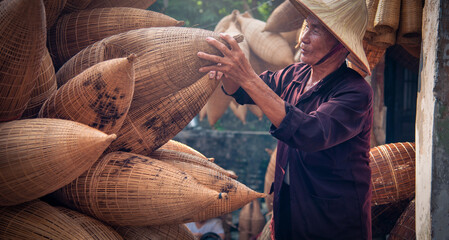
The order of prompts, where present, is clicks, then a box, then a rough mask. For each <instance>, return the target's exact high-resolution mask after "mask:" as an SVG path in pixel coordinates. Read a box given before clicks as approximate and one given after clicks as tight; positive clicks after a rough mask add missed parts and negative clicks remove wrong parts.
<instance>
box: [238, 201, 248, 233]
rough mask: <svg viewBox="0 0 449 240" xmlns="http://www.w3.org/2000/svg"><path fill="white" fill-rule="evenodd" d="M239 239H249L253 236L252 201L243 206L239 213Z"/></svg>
mask: <svg viewBox="0 0 449 240" xmlns="http://www.w3.org/2000/svg"><path fill="white" fill-rule="evenodd" d="M238 230H239V240H249V239H250V237H251V203H248V204H246V205H245V206H243V207H242V209H241V210H240V213H239V227H238Z"/></svg>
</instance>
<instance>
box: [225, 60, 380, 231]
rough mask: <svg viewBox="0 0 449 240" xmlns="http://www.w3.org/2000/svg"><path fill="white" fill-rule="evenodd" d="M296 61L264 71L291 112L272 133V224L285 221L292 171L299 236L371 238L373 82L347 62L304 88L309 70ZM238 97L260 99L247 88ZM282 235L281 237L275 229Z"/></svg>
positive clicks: (293, 207) (294, 225)
mask: <svg viewBox="0 0 449 240" xmlns="http://www.w3.org/2000/svg"><path fill="white" fill-rule="evenodd" d="M310 71H311V68H310V66H308V65H305V64H301V63H296V64H293V65H290V66H288V67H287V68H285V69H283V70H280V71H277V72H269V71H266V72H264V73H262V74H261V75H260V77H261V79H263V80H264V81H265V83H266V84H267V85H268V86H270V88H271V89H273V91H274V92H276V93H277V94H278V95H279V96H281V98H283V99H284V100H285V109H286V112H287V115H286V116H285V118H284V120H283V121H282V122H281V124H280V126H279V127H278V128H276V127H275V126H273V125H272V126H271V129H270V133H271V134H272V135H273V136H274V137H276V138H277V139H278V140H279V141H278V149H277V156H276V173H275V181H274V203H273V211H274V215H273V216H274V229H275V234H276V236H279V235H278V234H277V233H276V229H280V227H279V224H280V223H281V219H280V213H279V203H280V195H279V192H280V188H281V186H282V182H283V179H284V175H285V169H286V166H287V163H288V164H289V171H290V172H289V173H290V190H289V191H290V205H291V223H292V231H293V233H292V234H293V236H294V239H314V240H315V239H371V206H370V204H371V169H370V167H369V150H370V132H371V126H372V101H373V99H372V96H373V93H372V89H371V87H370V86H369V84H368V83H367V82H366V81H365V80H364V79H363V78H362V77H361V76H360V75H359V74H358V73H356V72H355V71H354V70H352V69H350V68H348V67H347V66H346V64H343V65H342V66H341V67H340V68H339V69H337V70H336V71H335V72H333V73H331V74H330V75H328V76H327V77H326V78H324V79H323V80H322V81H321V82H320V83H318V84H317V85H315V86H314V87H312V88H311V89H310V90H309V91H307V92H305V93H303V94H301V92H302V90H303V88H304V87H305V85H306V82H307V80H308V78H309V76H310ZM232 96H233V97H234V98H235V99H236V100H237V102H238V103H240V104H249V103H254V102H253V101H252V99H251V98H250V97H249V96H248V94H246V92H245V91H244V90H243V89H241V88H240V89H239V90H237V92H236V93H235V94H233V95H232ZM277 239H280V238H278V237H277Z"/></svg>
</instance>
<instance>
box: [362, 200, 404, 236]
mask: <svg viewBox="0 0 449 240" xmlns="http://www.w3.org/2000/svg"><path fill="white" fill-rule="evenodd" d="M409 203H410V199H405V200H402V201H399V202H395V203H389V204H383V205H377V206H372V207H371V226H372V235H373V239H374V238H375V237H383V236H385V235H387V234H389V233H390V232H391V230H392V229H393V227H394V225H395V224H396V222H397V221H398V219H399V217H400V216H401V214H402V213H403V212H404V211H405V209H406V208H407V206H408V205H409Z"/></svg>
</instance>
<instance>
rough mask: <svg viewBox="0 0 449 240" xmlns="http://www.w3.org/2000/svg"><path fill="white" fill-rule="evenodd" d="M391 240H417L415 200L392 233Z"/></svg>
mask: <svg viewBox="0 0 449 240" xmlns="http://www.w3.org/2000/svg"><path fill="white" fill-rule="evenodd" d="M388 239H389V240H413V239H416V231H415V199H413V200H412V201H411V202H410V203H409V205H408V207H407V208H406V209H405V211H404V212H403V213H402V214H401V216H400V217H399V219H398V221H397V222H396V224H395V225H394V227H393V229H392V230H391V232H390V236H389V237H388Z"/></svg>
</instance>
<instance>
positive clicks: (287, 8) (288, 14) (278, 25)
mask: <svg viewBox="0 0 449 240" xmlns="http://www.w3.org/2000/svg"><path fill="white" fill-rule="evenodd" d="M303 21H304V16H302V15H301V14H300V13H299V12H298V10H296V8H295V7H294V6H293V4H292V3H291V2H290V1H289V0H285V1H284V2H283V3H281V4H280V5H279V6H277V7H276V8H275V9H274V10H273V12H272V13H271V14H270V16H269V17H268V19H267V24H266V25H265V27H264V29H263V31H268V32H290V31H293V30H296V29H298V28H300V27H301V26H302V22H303Z"/></svg>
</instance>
